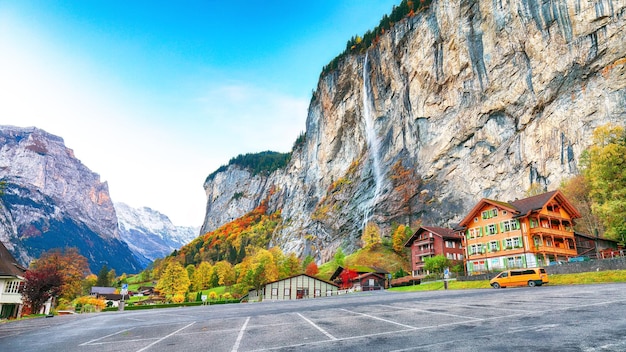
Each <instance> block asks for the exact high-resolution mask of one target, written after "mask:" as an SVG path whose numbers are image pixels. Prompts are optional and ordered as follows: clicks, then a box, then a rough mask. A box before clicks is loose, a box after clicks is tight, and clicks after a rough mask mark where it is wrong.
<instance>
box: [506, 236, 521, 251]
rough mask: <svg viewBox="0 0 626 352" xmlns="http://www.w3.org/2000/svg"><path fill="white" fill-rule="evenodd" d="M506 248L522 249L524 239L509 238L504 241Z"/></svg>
mask: <svg viewBox="0 0 626 352" xmlns="http://www.w3.org/2000/svg"><path fill="white" fill-rule="evenodd" d="M504 246H505V247H506V249H513V248H521V247H522V238H521V237H509V238H505V239H504Z"/></svg>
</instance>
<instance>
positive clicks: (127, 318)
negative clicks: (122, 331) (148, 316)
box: [126, 318, 146, 321]
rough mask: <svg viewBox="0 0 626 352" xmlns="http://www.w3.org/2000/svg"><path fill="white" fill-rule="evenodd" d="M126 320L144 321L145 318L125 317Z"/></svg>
mask: <svg viewBox="0 0 626 352" xmlns="http://www.w3.org/2000/svg"><path fill="white" fill-rule="evenodd" d="M126 319H127V320H134V321H146V320H145V319H135V318H126Z"/></svg>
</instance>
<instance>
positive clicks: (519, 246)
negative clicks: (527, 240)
mask: <svg viewBox="0 0 626 352" xmlns="http://www.w3.org/2000/svg"><path fill="white" fill-rule="evenodd" d="M518 238H519V245H517V248H522V247H524V243H522V236H519V237H518Z"/></svg>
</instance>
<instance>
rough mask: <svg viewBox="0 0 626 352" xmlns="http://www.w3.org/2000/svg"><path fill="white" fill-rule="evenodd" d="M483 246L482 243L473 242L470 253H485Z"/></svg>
mask: <svg viewBox="0 0 626 352" xmlns="http://www.w3.org/2000/svg"><path fill="white" fill-rule="evenodd" d="M483 248H484V246H483V245H482V243H478V244H473V245H471V246H469V254H481V253H483Z"/></svg>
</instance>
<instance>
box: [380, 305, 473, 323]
mask: <svg viewBox="0 0 626 352" xmlns="http://www.w3.org/2000/svg"><path fill="white" fill-rule="evenodd" d="M378 306H380V307H387V308H394V309H398V310H411V311H414V312H423V313H429V314H436V315H445V316H448V317H455V318H463V319H470V320H471V321H478V320H484V319H481V318H474V317H468V316H466V315H457V314H450V313H442V312H432V311H430V310H426V309H417V308H401V307H394V306H388V305H384V304H379V305H378Z"/></svg>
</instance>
